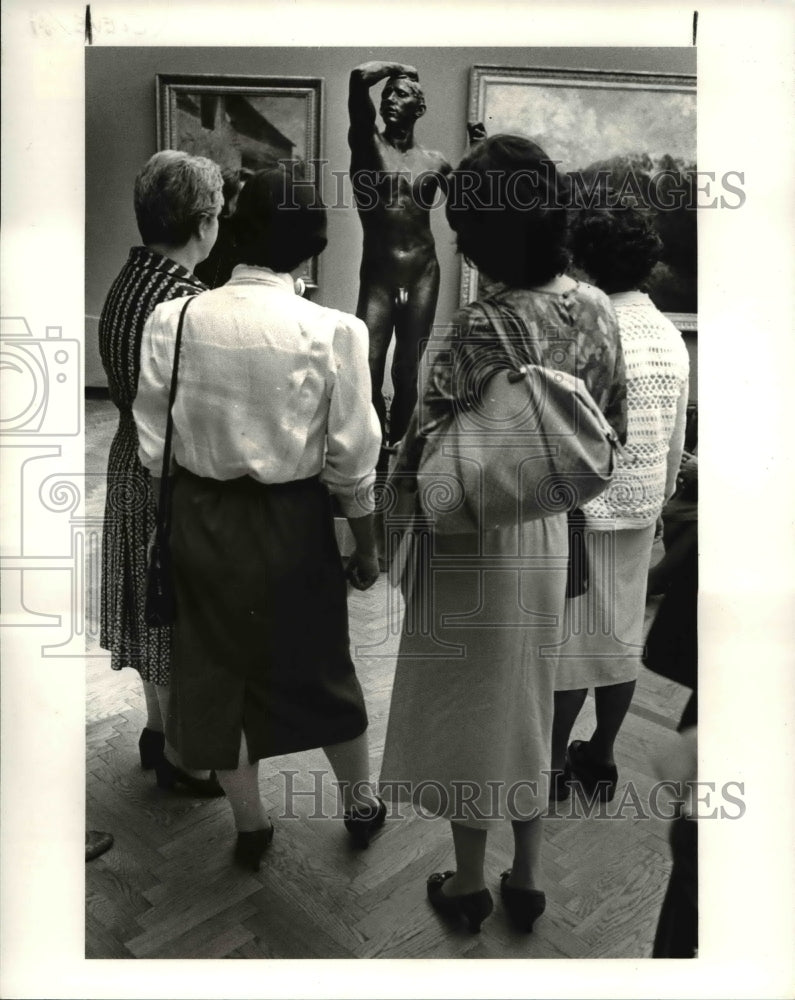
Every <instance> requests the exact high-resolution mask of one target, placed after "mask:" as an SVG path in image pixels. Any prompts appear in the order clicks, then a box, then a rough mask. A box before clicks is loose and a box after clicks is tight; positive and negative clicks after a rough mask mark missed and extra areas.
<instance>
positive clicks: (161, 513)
mask: <svg viewBox="0 0 795 1000" xmlns="http://www.w3.org/2000/svg"><path fill="white" fill-rule="evenodd" d="M193 298H194V297H193V296H191V297H190V298H188V299H187V300H186V302H185V305H184V306H183V307H182V309H181V311H180V314H179V323H178V324H177V336H176V340H175V341H174V367H173V369H172V372H171V388H170V389H169V393H168V415H167V417H166V436H165V441H164V443H163V471H162V474H161V477H160V496H159V498H158V503H157V527H158V530H159V531H161V532H165V531H166V530H167V528H168V524H169V520H170V517H171V491H170V490H169V488H168V477H169V472H170V469H171V438H172V435H173V431H174V418H173V416H172V413H171V409H172V407H173V406H174V400H175V399H176V396H177V373H178V372H179V353H180V347H181V346H182V327H183V325H184V323H185V313H186V312H187V311H188V306H189V305H190V304H191V302H192V301H193Z"/></svg>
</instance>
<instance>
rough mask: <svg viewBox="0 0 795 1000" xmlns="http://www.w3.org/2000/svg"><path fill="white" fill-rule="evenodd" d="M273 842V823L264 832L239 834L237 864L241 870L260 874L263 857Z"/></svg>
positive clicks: (236, 845)
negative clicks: (244, 869) (245, 869)
mask: <svg viewBox="0 0 795 1000" xmlns="http://www.w3.org/2000/svg"><path fill="white" fill-rule="evenodd" d="M272 840H273V823H271V824H270V826H267V827H265V829H264V830H252V831H251V832H250V833H238V835H237V842H236V843H235V863H236V864H238V865H240V867H241V868H247V869H248V870H249V871H252V872H258V871H259V863H260V860H261V858H262V855H263V854H264V853H265V851H266V850H267V848H268V847H269V846H270V842H271V841H272Z"/></svg>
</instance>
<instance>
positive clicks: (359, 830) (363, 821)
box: [343, 796, 386, 848]
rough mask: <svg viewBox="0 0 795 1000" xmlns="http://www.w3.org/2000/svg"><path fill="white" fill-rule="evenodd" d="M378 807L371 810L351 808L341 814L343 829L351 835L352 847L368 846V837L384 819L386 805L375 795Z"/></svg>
mask: <svg viewBox="0 0 795 1000" xmlns="http://www.w3.org/2000/svg"><path fill="white" fill-rule="evenodd" d="M376 801H377V802H378V808H377V809H376V810H375V811H373V809H372V808H368V809H351V810H350V812H346V813H345V815H344V816H343V822H344V823H345V829H346V830H347V831H348V833H349V834H350V835H351V840H352V841H353V845H354V847H361V848H365V847H369V846H370V837H372V835H373V834H374V833H375V832H376V830H380V829H381V827H382V826H383V825H384V821H385V820H386V806H385V805H384V803H383V801H382V800H381V799H380V798H378V796H376Z"/></svg>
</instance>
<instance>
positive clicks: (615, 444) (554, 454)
mask: <svg viewBox="0 0 795 1000" xmlns="http://www.w3.org/2000/svg"><path fill="white" fill-rule="evenodd" d="M477 305H478V306H479V307H480V309H481V310H482V311H483V312H484V313H485V314H486V317H487V319H488V320H489V322H490V325H491V326H492V328H493V330H494V332H495V335H496V337H497V338H498V341H499V345H501V346H502V348H503V350H502V352H501V353H502V355H503V356H504V358H505V364H504V367H502V368H499V369H498V370H497V371H496V373H494V374H491V375H489V376H488V378H487V379H486V381H485V383H484V385H483V386H482V389H481V391H479V392H478V393H477V394H476V399H475V401H474V402H473V403H472V404H471V405H469V406H467V407H463V406H458V407H454V408H453V411H452V413H451V416H450V418H449V419H448V421H447V423H446V424H445V425H443V427H442V429H441V430H440V431H439V433H437V434H434V435H431V436H429V437H428V439H427V440H426V442H425V447H424V448H423V453H422V456H421V459H420V463H419V468H418V473H417V484H418V491H419V501H420V506H421V508H422V510H423V511H424V513H425V514H426V515H427V516H428V517H429V518H430V519H431V521H432V524H433V526H434V528H435V530H436V532H437V533H440V534H462V533H472V532H481V531H489V530H492V529H496V528H504V527H508V526H510V525H516V524H518V523H523V522H526V521H533V520H538V519H540V518H543V517H549V516H551V515H553V514H558V513H564V512H570V511H574V510H575V509H576V508H579V507H580V506H581V505H582V504H584V503H586V502H587V501H588V500H591V499H593V498H594V497H596V496H598V495H599V494H600V493H601V492H602V491H603V490H604V489H605V488H606V487H607V485H608V483H609V482H610V478H611V476H612V473H613V467H614V462H615V451H616V449H619V448H620V447H621V446H620V443H619V441H618V437H617V435H616V433H615V431H614V430H613V429H612V427H611V426H610V424H609V423H608V422H607V420H606V419H605V417H604V414H603V413H602V412H601V410H600V409H599V408H598V406H597V405H596V403H595V402H594V400H593V398H592V396H591V394H590V393H589V392H588V389H587V388H586V386H585V383H584V382H583V381H582V379H579V378H577V377H575V376H573V375H570V374H568V373H567V372H562V371H556V370H553V369H550V368H547V367H545V366H544V365H543V364H541V363H534V364H526V363H522V361H521V360H520V358H519V356H518V353H517V350H516V344H515V342H512V341H511V339H510V337H509V336H508V333H507V330H506V328H505V322H504V319H503V316H502V314H501V313H500V312H498V311H497V310H496V309H495V308H494V306H493V305H491V304H490V303H488V302H479V303H477ZM511 320H512V321H515V322H518V323H522V325H523V321H522V320H521V318H520V317H518V316H514V315H513V314H511ZM525 333H526V331H525ZM521 343H522V345H523V347H524V348H525V349H526V348H527V347H529V345H530V344H531V343H532V341H531V340H530V338H529V335H526V336H524V337H522V339H521Z"/></svg>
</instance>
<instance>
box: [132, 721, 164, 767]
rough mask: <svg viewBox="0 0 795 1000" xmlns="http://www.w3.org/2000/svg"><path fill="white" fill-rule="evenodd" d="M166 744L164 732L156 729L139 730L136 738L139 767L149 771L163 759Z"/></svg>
mask: <svg viewBox="0 0 795 1000" xmlns="http://www.w3.org/2000/svg"><path fill="white" fill-rule="evenodd" d="M165 746H166V734H165V733H158V732H157V730H156V729H147V728H146V727H144V728H143V729H142V730H141V735H140V736H139V738H138V753H139V754H140V755H141V767H142V768H143V769H144V771H151V770H152V768H153V767H156V766H157V765H158V764H159V763H160V761H161V760H163V751H164V749H165Z"/></svg>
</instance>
